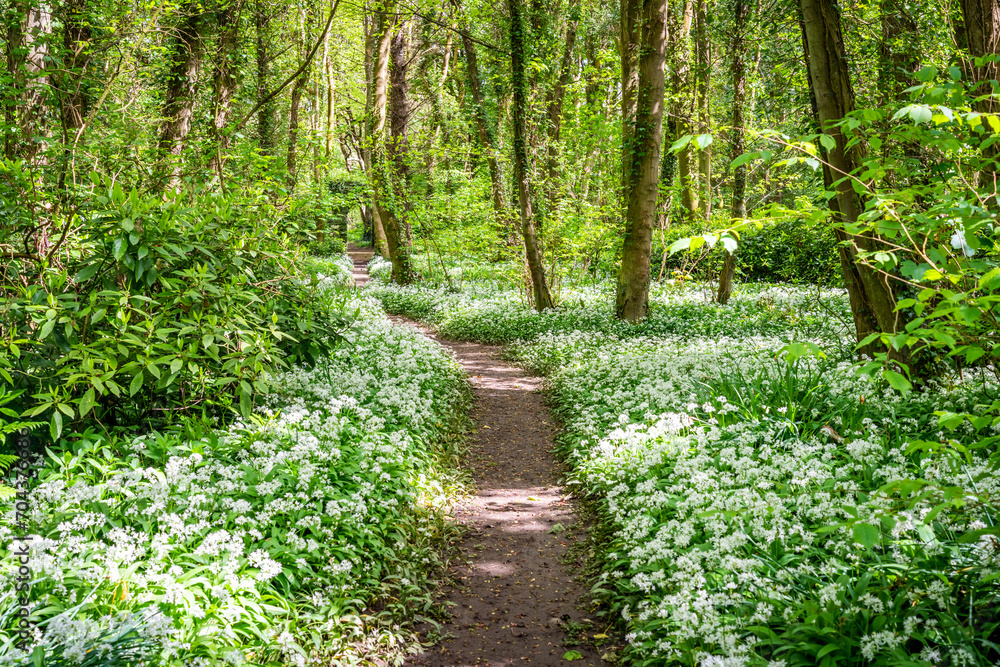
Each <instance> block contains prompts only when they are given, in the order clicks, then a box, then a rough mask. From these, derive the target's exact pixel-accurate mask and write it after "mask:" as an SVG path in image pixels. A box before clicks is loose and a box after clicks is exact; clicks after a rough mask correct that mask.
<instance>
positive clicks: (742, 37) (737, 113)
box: [715, 0, 756, 304]
mask: <svg viewBox="0 0 1000 667" xmlns="http://www.w3.org/2000/svg"><path fill="white" fill-rule="evenodd" d="M755 1H756V0H734V2H733V36H732V40H731V41H730V48H729V54H730V56H729V57H730V58H731V59H732V62H731V63H730V69H729V72H730V76H731V78H732V82H733V117H732V125H733V127H732V130H731V131H730V144H729V155H730V157H731V159H733V160H735V159H736V158H738V157H739V156H741V155H743V153H744V152H745V151H746V134H747V127H746V118H745V112H746V100H747V71H746V61H745V60H744V55H745V53H746V45H747V39H746V37H747V23H748V19H749V17H750V8H751V3H753V2H755ZM746 190H747V165H746V163H745V162H744V163H743V164H740V165H737V166H736V167H735V168H733V192H732V202H731V204H730V208H729V215H730V217H731V218H732V219H733V220H734V221H736V220H742V219H743V218H745V217H747V201H746ZM725 253H726V255H725V259H724V260H723V262H722V271H721V272H720V273H719V291H718V292H717V293H716V297H715V300H716V301H718V302H719V303H721V304H725V303H726V302H727V301H729V296H730V294H732V292H733V278H734V276H735V275H736V255H735V253H732V252H729V250H728V249H727V250H726V251H725Z"/></svg>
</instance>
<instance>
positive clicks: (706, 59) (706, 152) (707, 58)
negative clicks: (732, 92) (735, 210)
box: [695, 0, 712, 222]
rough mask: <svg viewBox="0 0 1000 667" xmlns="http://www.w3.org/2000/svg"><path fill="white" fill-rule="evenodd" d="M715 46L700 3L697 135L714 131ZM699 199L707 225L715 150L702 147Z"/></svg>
mask: <svg viewBox="0 0 1000 667" xmlns="http://www.w3.org/2000/svg"><path fill="white" fill-rule="evenodd" d="M711 51H712V43H711V38H710V36H709V32H708V16H707V10H706V8H705V0H698V9H697V14H696V17H695V82H696V86H695V95H696V96H697V101H698V105H697V106H698V133H699V134H702V135H705V134H711V132H712V116H711V110H710V104H709V103H710V98H711V83H712V54H711ZM698 200H699V203H700V207H699V217H700V218H701V219H703V220H704V221H705V222H709V221H710V220H711V219H712V148H711V145H702V146H699V150H698Z"/></svg>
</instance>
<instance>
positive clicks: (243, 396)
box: [240, 392, 250, 419]
mask: <svg viewBox="0 0 1000 667" xmlns="http://www.w3.org/2000/svg"><path fill="white" fill-rule="evenodd" d="M240 414H242V415H243V418H244V419H250V394H248V393H247V392H242V393H240Z"/></svg>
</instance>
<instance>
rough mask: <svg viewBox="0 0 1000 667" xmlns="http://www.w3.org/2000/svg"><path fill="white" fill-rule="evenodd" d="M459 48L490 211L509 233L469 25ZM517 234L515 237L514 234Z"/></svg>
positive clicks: (507, 217)
mask: <svg viewBox="0 0 1000 667" xmlns="http://www.w3.org/2000/svg"><path fill="white" fill-rule="evenodd" d="M462 49H463V50H464V51H465V73H466V76H467V78H468V79H469V93H470V94H471V96H472V105H471V106H472V114H473V116H474V117H475V119H476V129H477V130H478V132H479V145H480V146H482V148H483V153H484V154H485V157H486V164H487V166H488V167H489V170H490V193H491V195H492V197H493V212H494V214H495V215H496V220H497V226H498V227H499V228H500V233H501V235H502V236H503V237H504V238H506V237H508V236H510V233H511V227H512V226H513V220H512V218H511V215H510V209H509V208H508V207H507V197H506V195H505V194H504V186H503V174H502V173H501V171H500V163H499V161H498V160H497V153H496V149H497V146H496V138H495V135H494V132H493V127H492V125H491V124H490V120H489V117H488V116H487V114H486V101H485V99H484V98H483V90H482V84H481V79H480V77H479V59H478V57H477V56H476V44H475V42H473V41H472V37H471V36H470V35H469V30H468V27H467V26H466V27H465V28H464V29H463V30H462ZM515 238H516V237H515Z"/></svg>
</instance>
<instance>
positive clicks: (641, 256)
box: [615, 0, 667, 322]
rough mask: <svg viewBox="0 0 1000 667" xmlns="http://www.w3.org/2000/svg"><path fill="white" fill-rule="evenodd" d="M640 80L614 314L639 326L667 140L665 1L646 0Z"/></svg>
mask: <svg viewBox="0 0 1000 667" xmlns="http://www.w3.org/2000/svg"><path fill="white" fill-rule="evenodd" d="M640 16H641V25H642V29H641V31H640V38H641V42H640V44H639V46H640V48H639V49H638V50H639V53H640V56H639V62H638V65H639V67H638V70H639V79H638V89H637V94H636V98H637V108H636V115H635V127H634V131H633V132H632V133H630V137H631V143H632V145H631V146H630V147H627V148H624V149H623V151H622V152H623V159H624V158H625V157H627V158H628V159H629V160H630V162H629V163H627V172H626V179H625V242H624V245H623V247H622V263H621V267H620V269H619V272H618V287H617V294H616V298H615V315H616V316H617V317H618V318H619V319H624V320H626V321H629V322H637V321H639V320H641V319H643V318H645V317H646V316H647V315H648V312H649V281H650V259H651V253H652V244H653V224H654V221H655V219H656V200H657V193H658V183H659V176H660V169H659V167H660V145H661V142H662V139H663V135H662V133H663V94H664V83H665V82H664V69H663V68H664V64H665V59H666V45H667V27H666V19H667V3H666V0H642V4H641V5H640Z"/></svg>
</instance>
